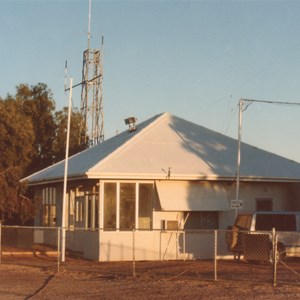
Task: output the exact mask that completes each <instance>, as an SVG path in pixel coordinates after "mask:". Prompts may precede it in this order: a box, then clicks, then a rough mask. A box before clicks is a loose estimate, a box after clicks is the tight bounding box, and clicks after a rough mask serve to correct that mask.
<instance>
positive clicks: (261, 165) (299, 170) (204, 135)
mask: <svg viewBox="0 0 300 300" xmlns="http://www.w3.org/2000/svg"><path fill="white" fill-rule="evenodd" d="M237 145H238V143H237V140H235V139H232V138H230V137H228V136H225V135H223V134H220V133H217V132H215V131H212V130H209V129H207V128H205V127H202V126H199V125H197V124H194V123H191V122H189V121H186V120H184V119H181V118H179V117H176V116H173V115H171V114H169V113H163V114H160V115H156V116H154V117H152V118H150V119H148V120H146V121H144V122H142V123H140V124H137V129H136V131H132V132H129V131H124V132H122V133H120V134H118V135H116V136H114V137H112V138H110V139H108V140H106V141H104V142H102V143H100V144H98V145H96V146H94V147H92V148H89V149H87V150H85V151H82V152H80V153H78V154H76V155H74V156H72V157H70V158H69V161H68V180H71V179H82V178H94V179H98V178H102V179H166V178H168V179H178V180H196V179H204V180H228V179H234V178H235V176H236V171H237ZM64 165H65V162H64V160H63V161H61V162H59V163H56V164H54V165H52V166H50V167H48V168H46V169H43V170H41V171H39V172H37V173H35V174H33V175H31V176H28V177H27V178H25V179H26V180H28V182H29V184H32V185H33V184H40V183H48V182H54V181H62V180H63V177H64ZM240 178H241V180H262V181H299V180H300V164H299V163H297V162H294V161H291V160H289V159H286V158H284V157H281V156H278V155H275V154H273V153H270V152H267V151H264V150H261V149H259V148H256V147H253V146H250V145H248V144H245V143H242V145H241V165H240Z"/></svg>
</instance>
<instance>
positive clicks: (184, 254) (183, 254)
mask: <svg viewBox="0 0 300 300" xmlns="http://www.w3.org/2000/svg"><path fill="white" fill-rule="evenodd" d="M185 232H186V231H185V230H184V231H183V236H182V237H183V261H185Z"/></svg>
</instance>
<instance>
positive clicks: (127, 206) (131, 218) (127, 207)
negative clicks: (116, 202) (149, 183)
mask: <svg viewBox="0 0 300 300" xmlns="http://www.w3.org/2000/svg"><path fill="white" fill-rule="evenodd" d="M133 228H135V183H120V230H132V229H133Z"/></svg>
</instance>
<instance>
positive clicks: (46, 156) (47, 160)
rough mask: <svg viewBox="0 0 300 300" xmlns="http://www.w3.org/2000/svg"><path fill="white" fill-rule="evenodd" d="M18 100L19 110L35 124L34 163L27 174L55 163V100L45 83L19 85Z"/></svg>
mask: <svg viewBox="0 0 300 300" xmlns="http://www.w3.org/2000/svg"><path fill="white" fill-rule="evenodd" d="M16 101H17V103H18V107H19V110H20V111H22V112H23V113H24V114H25V115H26V116H27V117H28V118H30V119H31V122H32V124H33V130H34V137H35V141H34V144H33V147H34V151H33V157H32V163H31V165H30V167H29V168H28V170H27V174H30V173H33V172H36V171H38V170H41V169H42V168H44V167H47V166H49V165H51V164H52V163H53V146H52V145H53V141H54V139H55V130H56V125H55V121H54V110H55V102H54V100H53V99H52V93H51V91H50V89H48V87H47V85H46V84H44V83H38V84H37V85H35V86H31V87H29V86H28V85H26V84H21V85H19V86H17V93H16Z"/></svg>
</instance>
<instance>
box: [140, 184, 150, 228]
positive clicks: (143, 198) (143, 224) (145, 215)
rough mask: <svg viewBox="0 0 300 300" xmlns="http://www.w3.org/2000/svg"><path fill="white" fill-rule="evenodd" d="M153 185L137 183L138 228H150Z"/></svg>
mask: <svg viewBox="0 0 300 300" xmlns="http://www.w3.org/2000/svg"><path fill="white" fill-rule="evenodd" d="M152 199H153V185H152V184H144V183H143V184H140V185H139V229H151V224H152Z"/></svg>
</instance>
